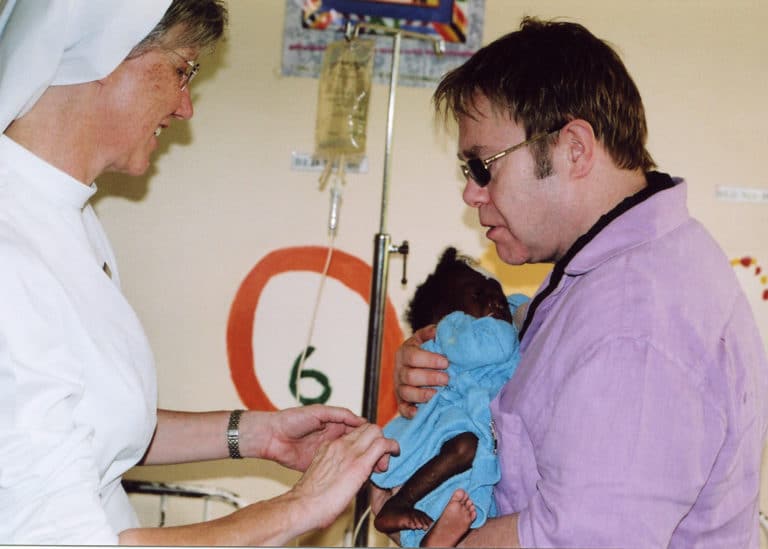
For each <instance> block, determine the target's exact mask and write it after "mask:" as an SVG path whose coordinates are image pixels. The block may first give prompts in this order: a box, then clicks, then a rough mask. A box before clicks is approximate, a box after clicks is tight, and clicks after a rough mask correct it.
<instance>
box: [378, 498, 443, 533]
mask: <svg viewBox="0 0 768 549" xmlns="http://www.w3.org/2000/svg"><path fill="white" fill-rule="evenodd" d="M432 522H433V521H432V518H430V516H429V515H427V514H426V513H424V512H423V511H419V510H418V509H416V508H415V507H413V506H412V505H408V504H405V503H403V501H402V499H400V498H398V497H397V495H394V496H392V497H391V498H389V499H388V500H387V501H386V503H384V505H383V506H382V508H381V510H380V511H379V514H378V515H376V520H374V521H373V525H374V526H375V527H376V529H377V530H378V531H379V532H382V533H384V534H389V533H392V532H399V531H400V530H426V529H427V528H429V527H430V526H431V525H432Z"/></svg>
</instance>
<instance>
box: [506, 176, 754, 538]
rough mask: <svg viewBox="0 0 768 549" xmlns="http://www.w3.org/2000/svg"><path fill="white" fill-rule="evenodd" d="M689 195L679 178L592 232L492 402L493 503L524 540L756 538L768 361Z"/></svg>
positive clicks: (541, 311) (539, 311)
mask: <svg viewBox="0 0 768 549" xmlns="http://www.w3.org/2000/svg"><path fill="white" fill-rule="evenodd" d="M656 176H662V174H656ZM663 177H665V178H667V180H668V176H663ZM685 197H686V184H685V183H678V184H677V185H675V186H673V187H671V188H668V189H666V190H661V191H659V192H657V193H656V194H653V195H652V196H650V197H649V198H647V199H645V200H644V201H641V202H639V203H637V204H636V205H634V206H633V207H631V208H630V209H628V210H627V211H626V212H624V213H623V214H622V215H620V216H619V217H618V218H616V219H614V220H613V221H611V222H610V223H609V224H608V225H607V226H605V227H604V228H603V229H602V230H601V231H598V232H596V233H595V234H592V235H590V236H591V239H590V240H589V242H588V243H587V244H586V245H585V246H584V247H583V248H581V249H580V251H579V252H578V253H576V254H575V256H573V257H572V259H571V260H570V261H569V262H568V265H567V266H566V268H565V272H564V276H563V277H562V279H561V280H560V282H559V284H558V285H557V287H556V289H555V290H554V291H553V292H552V293H551V294H550V295H549V296H547V297H546V298H545V299H544V300H543V301H541V303H540V305H539V306H538V309H537V310H536V311H535V312H534V313H533V316H532V318H531V319H529V321H530V326H529V327H528V329H527V332H526V333H525V335H524V337H523V341H522V347H521V351H522V359H521V362H520V365H519V367H518V369H517V372H516V374H515V375H514V376H513V377H512V379H511V380H510V381H509V382H508V383H507V384H506V386H505V387H504V388H503V389H502V390H501V392H500V393H499V395H498V396H497V397H496V399H495V400H494V401H493V403H492V405H491V411H492V413H493V417H494V420H495V422H496V429H497V433H498V436H499V445H500V451H499V457H500V464H501V478H502V480H501V482H500V483H499V484H498V485H497V486H496V490H495V497H496V503H497V506H498V509H499V514H510V513H520V515H519V524H518V528H519V537H520V542H521V545H522V546H524V547H549V546H557V547H574V546H575V547H586V546H588V547H606V546H611V547H624V548H629V547H642V548H653V547H671V548H686V549H688V548H692V547H707V548H709V547H728V548H731V547H741V548H744V547H750V548H757V547H758V546H759V532H758V520H757V512H758V490H759V478H760V459H761V452H762V448H763V444H764V437H765V433H766V421H767V420H766V418H767V417H768V406H767V405H766V395H768V381H767V379H768V377H767V373H766V372H767V371H768V364H767V363H766V357H765V352H764V349H763V343H762V341H761V338H760V335H759V333H758V330H757V327H756V325H755V322H754V319H753V316H752V312H751V309H750V306H749V304H748V302H747V300H746V297H745V296H744V294H743V292H742V290H741V288H740V286H739V284H738V282H737V280H736V278H735V275H734V273H733V269H732V267H731V266H730V264H729V262H728V260H727V258H726V256H725V255H724V254H723V252H722V251H721V250H720V248H719V247H718V245H717V244H716V243H715V242H714V241H713V239H712V238H711V236H710V235H709V234H708V233H707V231H706V230H705V229H704V228H703V227H702V226H701V225H700V224H699V223H698V222H697V221H695V220H694V219H692V218H691V217H690V216H689V215H688V212H687V209H686V206H685ZM547 284H548V281H545V283H544V285H543V286H542V288H545V287H546V286H547ZM530 314H531V313H530V312H529V315H530Z"/></svg>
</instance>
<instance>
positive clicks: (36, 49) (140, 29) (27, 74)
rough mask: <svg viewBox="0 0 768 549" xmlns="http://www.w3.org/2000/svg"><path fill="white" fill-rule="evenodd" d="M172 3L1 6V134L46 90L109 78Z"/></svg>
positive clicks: (58, 0)
mask: <svg viewBox="0 0 768 549" xmlns="http://www.w3.org/2000/svg"><path fill="white" fill-rule="evenodd" d="M170 3H171V0H20V1H17V0H0V131H5V128H7V127H8V125H9V124H10V123H11V122H13V121H14V120H15V119H16V118H19V117H20V116H22V115H23V114H25V113H26V112H27V111H28V110H29V109H30V108H31V107H32V105H34V104H35V102H36V101H37V100H38V99H39V98H40V96H41V95H42V94H43V92H44V91H45V89H46V88H47V87H48V86H56V85H66V84H80V83H83V82H92V81H93V80H98V79H100V78H103V77H105V76H107V75H108V74H109V73H111V72H112V71H113V70H114V69H115V67H117V66H118V65H119V64H120V63H121V62H122V61H123V59H125V57H126V56H127V55H128V53H130V51H131V49H133V47H134V46H135V45H136V44H138V43H139V42H141V40H142V39H144V37H145V36H146V35H147V34H149V32H150V31H151V30H152V29H153V28H154V27H155V25H157V23H158V22H159V21H160V19H162V17H163V14H165V11H166V10H167V9H168V6H169V5H170Z"/></svg>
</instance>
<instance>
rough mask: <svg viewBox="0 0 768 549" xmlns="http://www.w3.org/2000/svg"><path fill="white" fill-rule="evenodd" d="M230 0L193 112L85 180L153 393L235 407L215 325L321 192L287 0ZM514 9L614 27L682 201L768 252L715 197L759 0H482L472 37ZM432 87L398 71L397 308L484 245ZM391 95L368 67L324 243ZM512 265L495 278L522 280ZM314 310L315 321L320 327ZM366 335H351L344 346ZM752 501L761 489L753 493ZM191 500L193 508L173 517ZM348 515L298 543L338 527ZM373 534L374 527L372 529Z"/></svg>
mask: <svg viewBox="0 0 768 549" xmlns="http://www.w3.org/2000/svg"><path fill="white" fill-rule="evenodd" d="M229 6H230V12H231V28H230V32H229V38H228V41H227V43H226V44H224V45H223V46H222V47H220V48H219V49H218V50H217V52H216V53H215V54H213V55H212V56H211V57H209V58H205V59H203V71H202V74H201V76H200V77H199V80H196V81H195V84H194V86H193V98H194V100H195V105H196V114H195V117H194V119H193V120H192V121H191V122H190V123H189V124H176V125H175V126H174V127H173V128H172V129H170V130H166V131H165V132H164V133H163V135H162V137H161V138H160V139H161V141H162V142H163V146H162V147H161V150H160V151H158V154H157V155H156V160H155V167H154V169H153V170H152V172H151V173H150V174H148V176H147V177H146V178H142V179H140V180H131V179H127V178H122V177H105V178H104V179H103V180H101V181H100V188H101V191H100V194H99V200H98V202H97V209H98V211H99V213H100V215H101V216H102V219H103V221H104V224H105V226H106V228H107V230H108V232H109V233H110V235H111V237H112V241H113V245H114V247H115V249H116V252H117V256H118V260H119V263H120V269H121V275H122V279H123V284H124V288H125V292H126V294H127V295H128V297H129V299H130V300H131V302H132V303H133V304H134V306H135V308H136V309H137V311H138V314H139V316H140V317H141V319H142V320H143V322H144V325H145V328H146V331H147V333H148V336H149V338H150V340H151V342H152V345H153V347H154V350H155V353H156V358H157V364H158V376H159V385H160V403H161V405H162V406H163V407H168V408H179V409H188V410H208V409H229V408H234V407H238V406H241V402H240V399H239V397H238V395H237V393H236V391H235V388H234V386H233V383H232V380H231V377H230V374H229V370H228V366H227V354H226V341H225V335H226V323H227V316H228V314H229V307H230V305H231V303H232V299H233V296H234V295H235V292H236V291H237V289H238V287H239V284H240V282H241V281H242V280H243V278H244V276H245V275H246V274H247V273H248V272H249V270H250V269H251V268H252V267H253V266H254V265H255V264H256V263H257V262H258V261H259V260H260V259H261V258H262V257H263V256H264V255H265V254H267V253H269V252H270V251H272V250H275V249H278V248H283V247H289V246H304V245H319V246H324V245H326V243H327V242H326V233H325V224H326V219H327V214H328V194H327V193H326V192H321V191H319V190H318V188H317V181H316V174H313V173H307V172H296V171H291V170H290V169H289V158H290V154H291V152H292V151H299V152H311V151H312V149H313V129H314V119H315V106H316V92H317V80H315V79H308V78H287V77H282V76H281V75H280V62H281V60H280V57H281V47H282V28H283V13H284V7H285V6H284V1H283V0H258V1H257V0H230V2H229ZM524 14H530V15H540V16H544V17H552V16H562V17H565V18H568V19H572V20H576V21H579V22H582V23H584V24H585V25H586V26H587V27H589V28H590V29H591V30H592V31H593V32H595V33H596V34H597V35H598V36H600V37H602V38H605V39H607V40H608V41H610V42H611V43H613V44H615V45H616V46H617V48H618V50H619V52H620V54H621V55H622V57H623V59H624V60H625V61H626V64H627V66H628V67H629V69H630V72H631V73H632V74H633V76H634V77H635V79H636V82H637V84H638V86H639V88H640V90H641V93H642V94H643V97H644V101H645V105H646V108H647V113H648V122H649V127H650V143H649V148H650V150H651V153H652V154H653V156H654V157H655V159H656V161H657V162H658V164H659V165H660V167H661V168H662V169H663V170H664V171H668V172H671V173H673V174H675V175H681V176H685V177H686V178H688V179H689V181H690V199H689V203H690V208H691V210H692V212H693V214H694V215H696V216H697V217H699V218H700V219H701V220H702V221H703V222H704V223H705V225H707V226H708V227H709V228H710V229H711V230H712V232H713V233H714V234H715V236H716V237H717V238H718V240H719V241H720V242H721V243H722V245H723V247H724V248H725V250H726V253H727V254H728V255H729V256H730V257H740V256H744V255H750V256H753V257H755V258H756V259H757V260H758V262H759V261H761V260H762V262H768V244H767V243H766V240H765V238H764V237H763V235H765V234H766V229H768V216H766V207H768V206H766V204H745V203H735V202H724V201H719V200H716V199H715V186H716V185H722V184H725V185H734V186H746V187H757V188H766V187H768V181H766V179H765V170H764V169H763V166H764V165H763V164H762V160H763V159H764V157H765V153H766V150H768V149H767V147H766V145H768V137H766V135H768V134H766V132H765V128H766V127H768V114H767V113H768V111H767V110H766V108H765V90H766V89H768V74H767V71H766V64H765V63H766V61H765V60H766V57H768V47H767V46H766V38H765V31H764V28H763V27H764V23H765V21H767V20H768V3H766V2H765V1H763V0H753V1H750V0H735V1H731V2H723V1H722V0H718V1H715V0H703V1H693V0H691V1H688V0H677V1H672V0H667V1H661V0H646V1H644V2H616V1H615V0H591V1H587V2H584V1H583V0H579V1H568V0H557V1H555V0H536V1H532V0H519V1H511V0H486V15H485V32H484V43H487V42H488V41H490V40H492V39H494V38H496V37H498V36H500V35H501V34H503V33H505V32H508V31H510V30H512V29H513V28H514V27H516V25H517V23H518V21H519V19H520V16H522V15H524ZM430 93H431V90H430V89H424V88H407V87H401V88H399V89H398V96H397V111H396V118H395V124H394V137H395V140H394V145H393V167H392V187H391V195H390V205H389V214H388V220H387V232H389V233H390V234H391V235H392V238H393V240H394V241H395V242H400V241H402V240H404V239H407V240H409V241H410V244H411V255H410V258H409V274H410V278H411V282H410V283H409V284H408V286H407V287H406V288H401V286H400V284H399V283H398V281H399V269H400V261H399V259H393V261H392V267H391V269H392V270H391V276H390V284H389V289H390V298H391V300H392V302H393V303H394V305H395V307H396V308H397V310H398V312H402V311H403V309H404V306H405V303H406V302H407V299H408V298H409V296H410V295H411V293H412V291H413V288H414V285H415V283H416V282H418V281H420V280H422V279H423V278H424V276H426V274H427V273H428V272H429V271H430V270H431V268H432V267H433V265H434V262H435V260H436V258H437V255H438V254H439V252H440V251H441V250H442V249H443V248H444V247H445V246H446V245H447V244H455V245H457V246H458V247H459V248H460V249H461V250H462V251H464V252H466V253H468V254H470V255H474V256H476V257H483V258H485V260H486V262H487V263H488V264H490V262H491V260H490V259H489V257H490V256H492V250H489V249H488V248H487V247H486V244H485V242H484V240H483V237H482V233H481V232H480V231H478V230H477V224H476V219H475V215H474V214H473V213H472V212H470V211H468V209H467V208H466V207H465V206H464V205H463V203H462V202H461V200H460V193H459V189H460V184H461V183H460V181H459V179H458V175H459V174H458V170H457V168H456V162H455V143H454V137H453V136H445V135H443V134H442V132H441V130H440V128H435V126H434V124H433V119H432V113H431V107H430ZM386 98H387V88H386V87H385V86H382V85H375V86H374V88H373V92H372V102H371V106H370V115H369V130H368V157H369V164H370V171H369V172H368V173H367V174H350V175H349V176H348V183H347V186H346V189H345V194H344V203H343V209H342V214H341V225H340V229H339V235H338V238H337V241H336V246H337V247H338V248H339V249H341V250H343V251H345V252H347V253H349V254H352V255H355V256H357V257H359V258H361V259H363V260H364V261H366V262H370V261H371V257H372V253H373V251H372V250H373V248H372V239H373V235H374V234H375V233H376V232H377V231H378V228H379V226H378V222H379V213H380V194H381V173H382V164H383V150H384V133H385V132H384V129H385V114H386ZM691 261H696V258H695V257H692V258H691ZM509 272H511V273H513V275H515V274H516V273H517V271H516V270H510V271H509ZM524 274H526V276H528V277H529V278H530V273H524ZM509 276H510V275H509V274H508V275H507V278H506V280H507V281H508V283H510V284H514V283H515V282H517V280H516V279H514V278H509ZM540 276H542V271H541V270H538V271H534V272H533V277H534V280H533V282H531V281H530V280H528V279H526V284H535V283H536V282H537V281H536V280H535V279H536V278H538V277H540ZM740 276H741V277H742V279H743V280H744V282H745V287H747V288H748V293H750V296H751V297H753V302H754V304H755V308H756V313H757V316H758V318H760V321H761V323H762V325H761V329H762V330H763V333H764V334H766V335H767V336H768V327H767V326H766V325H765V321H766V316H768V315H766V310H765V309H766V307H768V305H767V304H768V302H766V301H764V300H762V299H760V298H758V295H759V294H761V293H762V291H763V289H764V287H765V285H764V283H763V282H762V281H761V280H760V279H759V278H758V277H755V276H752V275H751V274H750V272H749V271H747V270H746V269H743V270H742V271H741V272H740ZM310 286H311V285H309V284H305V283H297V284H296V285H294V286H293V287H291V286H290V285H288V286H286V288H288V291H292V290H295V291H297V292H298V291H303V292H305V294H302V296H304V297H301V298H299V299H298V302H299V304H298V305H297V306H298V307H299V308H300V309H299V310H298V311H297V312H294V313H291V314H290V315H289V318H290V317H291V316H295V318H296V326H297V327H296V328H295V329H292V328H291V324H290V323H287V324H285V323H283V324H281V327H282V328H281V329H276V330H274V331H273V332H272V333H270V334H269V340H270V341H271V342H272V345H273V346H274V347H275V348H280V347H291V348H299V344H300V343H302V344H303V341H304V338H305V336H306V330H307V326H308V323H309V317H310V315H311V314H312V303H311V298H312V296H313V295H314V294H313V291H314V290H312V289H311V288H310ZM308 288H310V289H308ZM329 291H330V292H338V290H334V289H333V288H332V289H331V290H329ZM331 295H334V294H331ZM339 302H340V303H343V306H340V309H341V310H340V314H338V315H337V316H334V317H333V318H334V320H333V322H334V323H336V322H338V323H339V324H340V325H341V324H345V323H347V324H349V323H352V324H356V325H358V326H359V325H363V326H364V325H365V322H366V319H367V316H366V315H367V313H366V312H365V308H364V307H360V306H359V304H355V303H352V302H350V300H349V299H347V300H346V301H345V298H340V299H339ZM332 305H333V303H332ZM337 312H338V311H337ZM323 318H325V317H321V320H320V321H319V323H318V324H319V325H323V326H324V327H327V322H325V321H324V320H323ZM328 322H330V321H328ZM326 329H327V328H326ZM327 337H330V338H332V337H335V336H333V335H328V336H327ZM356 339H358V340H362V339H363V338H362V337H358V338H356ZM363 345H364V341H354V342H353V343H350V346H351V347H355V349H359V350H354V352H356V353H362V348H363ZM267 351H268V350H264V351H263V352H265V353H267ZM257 352H262V350H259V351H257ZM265 357H266V360H267V361H268V360H269V355H268V354H266V355H265ZM354 362H355V364H350V365H346V367H347V369H348V370H349V376H351V377H354V376H358V378H359V376H361V375H362V374H361V373H360V369H361V368H362V364H361V363H360V362H359V361H354ZM357 364H360V366H359V367H358V366H357ZM355 383H357V384H358V385H359V381H355V382H353V383H352V388H350V389H348V390H346V389H344V386H343V385H342V386H341V388H340V390H339V391H340V392H343V393H345V394H344V395H343V402H344V403H345V405H349V406H351V407H353V408H355V407H356V409H358V410H359V404H358V402H359V397H358V396H357V395H358V394H359V393H358V392H357V390H355V389H354V387H355ZM285 404H286V405H288V404H290V403H285ZM132 476H134V477H141V478H153V479H162V480H171V481H175V482H192V483H196V484H210V485H215V486H221V487H225V488H228V489H231V490H234V491H235V492H237V493H238V494H240V495H241V496H243V497H245V498H247V499H252V500H255V499H260V498H265V497H269V496H272V495H275V494H277V493H279V492H281V491H283V490H285V489H286V488H287V487H288V486H289V485H290V484H291V483H292V482H294V480H295V479H296V478H297V477H296V474H295V473H292V472H289V471H285V470H283V469H282V468H280V467H278V466H275V465H272V464H268V463H261V462H258V461H255V460H245V461H244V462H238V463H233V462H215V463H211V464H206V465H202V466H181V467H162V468H151V469H149V470H147V469H144V470H141V469H138V470H135V471H134V472H133V473H132ZM763 507H764V508H768V501H766V499H765V496H764V498H763ZM143 511H144V509H143ZM190 518H192V519H197V518H198V517H197V516H196V515H191V516H182V517H181V518H180V519H179V520H188V519H190ZM348 518H349V517H347V518H346V519H344V520H342V521H339V522H338V523H337V525H336V526H334V527H333V528H332V529H331V530H330V531H329V532H326V533H325V534H324V535H316V536H310V537H306V538H303V539H302V540H301V541H300V542H301V543H302V544H306V545H339V544H341V543H342V540H343V537H342V536H343V532H344V530H345V528H347V527H348V522H349V520H348ZM376 543H384V542H383V541H382V540H381V539H380V538H376Z"/></svg>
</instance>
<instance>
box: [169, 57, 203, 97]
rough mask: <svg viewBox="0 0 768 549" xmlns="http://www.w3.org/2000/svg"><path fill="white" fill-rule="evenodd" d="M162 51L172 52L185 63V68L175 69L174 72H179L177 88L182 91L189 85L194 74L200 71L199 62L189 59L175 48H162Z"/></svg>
mask: <svg viewBox="0 0 768 549" xmlns="http://www.w3.org/2000/svg"><path fill="white" fill-rule="evenodd" d="M163 51H165V52H167V53H172V54H173V55H175V56H176V57H178V58H179V59H181V60H182V61H184V63H186V64H187V68H186V69H176V72H177V73H178V74H179V89H181V90H182V91H183V90H186V89H187V88H188V87H189V84H190V82H192V80H193V79H194V78H195V76H197V73H198V72H200V63H196V62H195V61H190V60H189V59H187V58H185V57H184V56H182V55H181V54H180V53H178V52H177V51H175V50H169V49H164V50H163Z"/></svg>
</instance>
